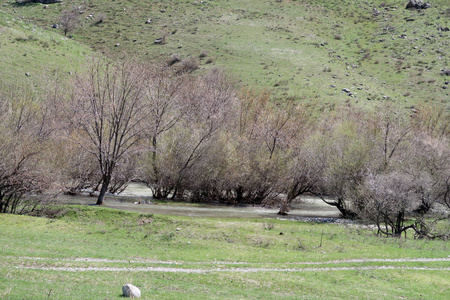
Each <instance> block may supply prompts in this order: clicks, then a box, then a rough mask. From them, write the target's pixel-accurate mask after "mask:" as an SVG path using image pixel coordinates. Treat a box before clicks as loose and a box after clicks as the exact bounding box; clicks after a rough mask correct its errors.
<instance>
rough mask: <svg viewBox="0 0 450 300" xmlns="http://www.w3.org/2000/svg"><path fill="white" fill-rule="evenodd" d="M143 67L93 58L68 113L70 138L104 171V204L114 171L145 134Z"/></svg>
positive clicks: (102, 196) (101, 197) (102, 190)
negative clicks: (94, 159)
mask: <svg viewBox="0 0 450 300" xmlns="http://www.w3.org/2000/svg"><path fill="white" fill-rule="evenodd" d="M143 74H144V72H143V70H142V68H140V67H139V66H137V65H134V64H132V63H128V62H123V63H121V64H118V65H117V64H114V63H113V62H111V61H109V60H108V61H95V60H94V61H93V62H92V63H91V65H90V68H89V72H88V74H87V75H84V76H80V77H78V78H77V82H76V86H77V90H76V93H75V95H74V96H73V99H72V101H71V103H70V104H71V105H70V107H69V109H68V114H69V117H70V120H71V125H72V127H71V131H70V136H71V138H72V139H73V140H74V141H76V142H77V143H78V144H79V145H80V146H81V147H82V148H83V149H84V150H85V151H87V152H88V153H90V154H91V155H93V156H94V157H95V158H96V160H97V162H98V167H99V171H100V173H101V189H100V193H99V196H98V200H97V205H102V204H103V202H104V197H105V194H106V192H107V191H108V188H109V185H110V183H111V180H112V178H113V176H114V174H115V171H116V169H117V167H118V165H120V164H121V163H123V162H124V161H126V160H127V159H128V156H129V155H131V154H132V153H133V151H134V150H136V148H137V146H138V143H139V141H140V140H141V139H142V137H143V132H144V129H145V122H144V121H145V119H146V118H147V117H148V114H149V109H150V108H149V107H148V105H147V104H146V103H145V101H143V90H142V78H143Z"/></svg>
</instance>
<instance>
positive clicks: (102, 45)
mask: <svg viewBox="0 0 450 300" xmlns="http://www.w3.org/2000/svg"><path fill="white" fill-rule="evenodd" d="M405 6H406V1H390V2H389V1H381V0H377V1H372V2H370V3H369V2H364V1H333V0H321V1H295V0H292V1H287V0H283V1H249V0H247V1H236V0H229V1H204V2H201V1H175V0H172V1H170V0H166V1H136V0H133V1H105V0H100V1H66V2H63V3H61V4H52V5H48V6H47V8H46V9H43V7H44V6H43V5H40V4H31V5H16V4H14V3H9V4H7V5H6V6H5V7H4V8H3V9H4V10H6V11H13V10H14V11H15V16H17V17H18V18H21V19H23V20H24V21H25V22H30V23H31V24H35V25H37V26H39V27H44V28H48V30H52V31H53V32H54V33H55V34H56V33H58V34H59V35H62V29H51V28H50V27H51V26H52V24H55V23H56V24H57V23H58V22H59V21H60V16H61V14H62V12H63V11H65V10H69V9H73V8H74V7H75V9H76V10H77V11H78V12H79V14H80V24H79V27H78V28H76V29H75V30H73V32H71V34H72V35H73V39H74V40H76V41H80V42H82V43H85V44H86V45H89V46H91V47H92V48H94V49H96V50H98V51H101V52H104V53H107V54H108V55H112V56H116V57H123V56H133V57H136V56H137V57H139V58H140V59H143V60H168V59H169V58H170V57H171V56H173V55H177V56H178V57H180V58H181V60H183V59H185V60H186V59H188V58H195V59H197V60H198V61H199V63H200V67H201V69H207V68H210V67H212V66H219V67H221V68H225V69H228V70H229V71H230V72H231V73H233V74H235V76H236V78H237V79H238V80H240V81H241V82H242V84H250V85H256V86H260V87H266V88H270V89H274V91H275V97H280V98H284V99H285V98H295V99H304V100H312V101H317V102H319V103H320V104H321V105H322V108H323V109H325V108H333V107H334V106H335V105H336V103H347V105H355V104H357V105H363V106H368V107H373V106H376V105H377V103H379V101H392V102H397V103H398V105H399V106H401V107H407V108H411V106H414V105H415V104H417V103H418V102H428V101H434V102H438V103H444V104H448V103H447V101H448V99H449V97H448V89H447V87H448V86H449V85H448V81H449V80H450V79H449V76H447V75H442V74H443V70H444V71H445V70H447V69H448V68H450V67H449V63H448V50H447V49H448V48H449V35H450V32H449V31H446V28H448V27H450V22H449V14H450V6H449V4H448V1H445V0H437V1H434V2H433V3H432V5H431V7H430V8H429V9H426V10H421V11H418V10H406V9H405ZM157 39H162V40H161V41H162V42H160V43H155V40H157ZM344 88H346V89H348V90H349V91H350V92H344V91H342V89H344Z"/></svg>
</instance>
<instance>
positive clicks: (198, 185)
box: [0, 61, 450, 237]
mask: <svg viewBox="0 0 450 300" xmlns="http://www.w3.org/2000/svg"><path fill="white" fill-rule="evenodd" d="M23 99H25V100H23ZM270 99H271V95H270V94H269V93H268V92H265V91H255V90H251V89H242V90H240V91H237V90H236V89H235V88H234V86H233V84H232V80H230V78H228V77H227V76H226V75H225V74H224V73H223V72H221V71H219V70H217V69H214V70H211V71H210V72H209V73H207V74H206V75H203V76H193V75H192V74H190V73H187V72H180V70H179V69H173V68H171V67H168V66H165V65H158V66H156V65H152V66H146V65H142V64H140V65H136V64H132V63H122V64H115V63H112V62H111V61H93V62H92V63H91V64H90V67H89V70H88V71H87V72H86V73H85V74H83V75H79V76H78V77H77V79H76V82H74V84H73V90H71V91H70V92H69V93H68V92H67V91H65V94H62V93H60V92H58V91H54V92H53V93H52V94H49V96H48V97H47V99H46V100H40V101H37V100H32V97H31V96H30V95H20V97H18V96H17V95H16V96H14V95H13V96H8V97H3V98H1V101H2V102H1V105H2V110H1V113H2V116H1V128H0V129H1V131H2V134H1V138H2V140H1V141H0V142H1V144H0V147H1V151H2V156H1V162H0V163H1V165H0V169H1V172H2V174H1V176H2V177H1V178H0V205H1V206H0V208H1V211H2V212H16V209H17V208H18V207H20V208H21V210H22V209H24V207H25V206H24V205H19V204H20V203H21V202H20V199H21V196H22V195H23V194H24V193H27V194H30V193H33V194H39V193H42V192H44V191H50V190H53V191H55V192H58V191H63V192H65V193H79V192H80V191H82V190H83V189H92V190H94V191H98V194H99V196H98V200H97V204H99V205H101V204H103V203H104V197H105V194H106V193H108V192H110V193H118V192H120V191H121V190H123V188H124V187H125V186H126V184H127V183H128V182H130V181H131V180H139V181H142V182H145V183H146V184H147V185H148V186H149V187H150V188H151V189H152V191H153V194H154V197H155V198H166V199H168V198H171V199H183V200H189V201H197V202H209V201H214V202H221V203H229V204H241V203H245V204H261V203H265V204H270V205H278V206H279V207H280V213H282V214H286V213H288V211H289V206H290V203H291V202H292V201H293V200H294V199H296V198H297V197H299V196H301V195H303V194H313V195H316V196H318V197H321V198H322V199H323V201H325V202H326V203H328V204H330V205H333V206H335V207H337V208H338V209H339V210H340V212H341V213H342V215H343V216H344V217H346V218H362V219H365V220H368V221H370V222H373V223H375V224H377V226H378V229H379V232H380V233H383V234H386V235H393V236H398V235H400V234H401V233H402V232H405V231H406V230H408V229H413V230H415V232H416V234H417V235H419V236H429V237H434V236H436V234H435V233H433V232H432V231H431V229H430V228H429V226H428V225H429V222H428V223H424V220H429V219H427V218H428V214H429V213H430V212H431V211H433V210H435V209H440V211H442V212H445V210H447V211H448V209H450V197H449V195H450V148H449V142H448V134H449V128H450V127H449V119H448V117H447V116H448V115H446V111H445V110H442V109H438V107H437V106H436V107H433V106H431V105H428V106H423V107H421V108H419V109H418V112H417V113H416V114H415V115H414V116H413V117H409V116H404V115H402V114H397V112H396V109H395V108H394V107H390V106H388V105H385V106H383V107H382V108H379V109H378V111H375V112H370V113H367V112H363V111H360V110H358V109H356V108H348V107H347V108H342V109H339V110H335V111H333V112H322V113H318V111H317V109H316V108H315V107H314V105H311V104H309V105H307V104H299V103H294V102H292V101H289V100H286V101H284V102H275V101H271V100H270ZM50 153H51V155H50ZM33 207H34V206H33ZM32 209H33V208H32ZM435 215H436V214H435ZM411 217H412V218H413V221H408V220H409V219H408V218H411ZM442 217H445V216H444V215H443V216H442ZM447 234H448V232H447Z"/></svg>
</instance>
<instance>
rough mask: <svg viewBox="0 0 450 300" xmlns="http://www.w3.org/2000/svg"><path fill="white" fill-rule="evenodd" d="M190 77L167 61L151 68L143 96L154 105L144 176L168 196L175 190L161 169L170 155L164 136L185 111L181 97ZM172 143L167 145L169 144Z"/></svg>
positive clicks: (158, 192) (161, 194)
mask: <svg viewBox="0 0 450 300" xmlns="http://www.w3.org/2000/svg"><path fill="white" fill-rule="evenodd" d="M186 83H187V78H186V77H185V76H180V75H177V74H175V72H174V71H173V70H172V69H170V68H169V67H167V66H165V65H156V66H153V67H149V68H147V73H146V75H145V82H144V90H143V97H144V100H145V101H146V102H147V104H148V105H149V106H151V107H152V110H151V111H150V114H149V116H148V119H147V120H146V122H148V130H147V131H146V133H145V136H146V139H147V140H148V141H149V148H148V151H147V155H146V161H145V162H144V163H143V164H142V165H143V167H142V168H141V171H142V172H141V175H140V178H141V180H143V181H145V182H146V183H147V185H148V186H149V187H150V188H151V189H152V192H153V197H155V198H166V197H168V195H169V194H170V192H171V190H172V188H173V187H172V186H171V184H168V181H169V180H168V179H167V178H166V177H165V174H167V172H166V173H164V172H162V171H161V170H162V169H164V168H166V167H167V166H165V163H166V164H167V163H168V161H167V157H165V158H164V152H166V151H167V149H164V146H163V145H161V143H160V142H161V140H164V139H165V138H166V135H167V134H169V131H170V130H172V129H173V128H174V127H175V126H176V125H177V123H178V122H180V120H181V119H182V117H183V115H184V114H185V109H184V107H183V106H184V104H183V103H182V101H181V98H182V97H183V94H184V92H185V87H186ZM167 146H168V145H166V147H167Z"/></svg>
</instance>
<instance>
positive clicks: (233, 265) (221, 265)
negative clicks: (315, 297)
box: [3, 256, 450, 274]
mask: <svg viewBox="0 0 450 300" xmlns="http://www.w3.org/2000/svg"><path fill="white" fill-rule="evenodd" d="M5 258H7V259H11V260H24V261H33V265H32V266H27V265H23V264H17V263H13V262H10V263H6V266H3V267H12V268H16V269H31V270H50V271H67V272H90V271H95V272H169V273H197V274H206V273H213V272H239V273H256V272H329V271H348V270H433V271H450V265H449V267H426V266H420V267H412V266H398V265H383V266H365V265H363V264H365V263H373V262H377V263H386V264H389V263H402V262H408V263H415V262H421V263H426V262H450V258H400V259H371V258H367V259H353V260H334V261H324V262H290V263H247V262H217V261H214V262H180V261H158V260H145V259H134V260H110V259H97V258H74V259H69V258H62V259H57V258H43V257H11V256H8V257H5ZM36 262H45V263H46V265H41V266H40V265H37V263H36ZM56 263H127V264H134V263H140V264H142V263H144V264H167V265H177V267H173V266H170V267H165V266H162V267H161V266H145V267H140V266H139V267H137V266H136V267H108V266H104V267H102V266H95V267H91V266H87V267H86V266H84V267H75V266H74V267H72V266H71V267H66V266H51V264H56ZM49 264H50V265H49ZM183 264H186V265H210V267H208V268H183V267H182V265H183ZM244 264H245V265H265V266H267V265H273V266H274V267H238V265H244ZM338 264H361V266H354V265H352V266H336V267H333V266H330V267H306V268H295V267H294V268H290V267H289V268H286V267H281V266H282V265H306V266H307V265H338ZM277 265H279V267H276V266H277ZM211 266H212V267H211Z"/></svg>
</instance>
